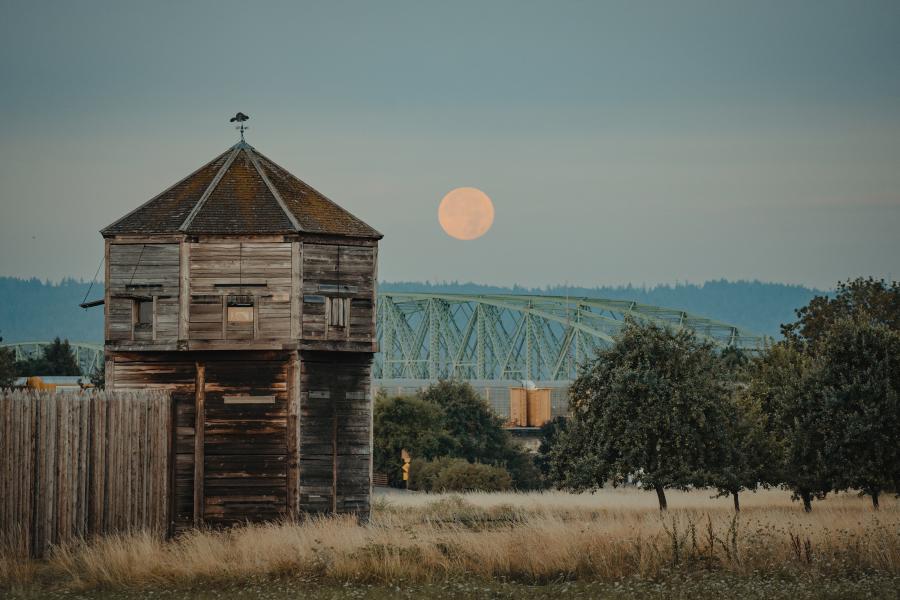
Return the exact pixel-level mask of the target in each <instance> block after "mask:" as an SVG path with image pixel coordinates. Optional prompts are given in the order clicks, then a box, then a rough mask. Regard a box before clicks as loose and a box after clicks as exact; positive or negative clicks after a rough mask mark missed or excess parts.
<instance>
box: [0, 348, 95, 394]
mask: <svg viewBox="0 0 900 600" xmlns="http://www.w3.org/2000/svg"><path fill="white" fill-rule="evenodd" d="M2 340H3V338H0V341H2ZM80 374H81V369H80V368H79V366H78V361H77V360H76V359H75V352H73V351H72V347H71V345H70V344H69V340H60V339H59V338H58V337H57V338H56V339H54V340H53V343H52V344H49V345H48V346H45V347H44V349H43V352H42V354H41V356H38V357H34V358H29V359H27V360H19V361H17V360H16V358H15V353H14V352H13V351H12V350H11V349H9V348H2V347H0V388H2V387H9V386H11V385H12V384H13V381H15V379H16V377H28V376H31V375H80Z"/></svg>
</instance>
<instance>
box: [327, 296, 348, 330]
mask: <svg viewBox="0 0 900 600" xmlns="http://www.w3.org/2000/svg"><path fill="white" fill-rule="evenodd" d="M348 306H349V300H348V299H347V298H329V301H328V308H329V311H328V324H329V325H330V326H331V327H344V326H345V325H346V324H347V307H348Z"/></svg>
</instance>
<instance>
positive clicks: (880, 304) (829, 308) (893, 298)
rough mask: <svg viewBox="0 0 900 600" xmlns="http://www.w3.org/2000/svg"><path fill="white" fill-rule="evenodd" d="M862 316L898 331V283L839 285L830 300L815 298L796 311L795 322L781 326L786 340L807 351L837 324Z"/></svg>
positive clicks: (864, 281) (858, 281)
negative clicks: (843, 320)
mask: <svg viewBox="0 0 900 600" xmlns="http://www.w3.org/2000/svg"><path fill="white" fill-rule="evenodd" d="M862 314H865V315H866V316H867V319H870V320H871V321H872V322H874V323H881V324H883V325H885V326H887V327H888V328H890V329H893V330H894V331H900V283H898V282H896V281H894V282H891V283H888V282H886V281H885V280H883V279H873V278H872V277H869V278H867V279H864V278H862V277H859V278H857V279H854V280H852V281H850V280H848V281H846V282H843V281H842V282H838V284H837V290H836V293H835V294H834V296H833V297H829V296H816V297H815V298H813V299H812V300H810V302H809V304H807V305H806V306H804V307H803V308H801V309H798V310H797V320H796V321H795V322H793V323H788V324H785V325H782V326H781V332H782V334H783V335H784V337H785V339H787V340H788V341H790V342H791V343H793V344H796V345H799V346H801V347H805V348H808V347H810V346H815V345H816V344H817V343H818V342H819V341H820V340H821V339H822V338H824V337H825V335H826V334H827V333H828V330H829V329H830V328H831V327H832V326H833V325H834V324H835V323H836V322H837V321H839V320H841V319H845V318H857V317H858V316H859V315H862Z"/></svg>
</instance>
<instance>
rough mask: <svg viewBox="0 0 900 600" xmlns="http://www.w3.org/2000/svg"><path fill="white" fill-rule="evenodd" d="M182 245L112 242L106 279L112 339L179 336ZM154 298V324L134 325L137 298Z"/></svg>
mask: <svg viewBox="0 0 900 600" xmlns="http://www.w3.org/2000/svg"><path fill="white" fill-rule="evenodd" d="M179 254H180V251H179V246H178V244H115V243H110V244H109V253H108V272H107V278H106V295H107V310H106V313H107V323H106V337H107V339H109V340H138V341H144V342H148V343H151V344H152V343H154V342H160V343H164V342H172V341H175V340H177V339H178V315H179V303H178V296H179V290H180V281H181V278H180V276H179V264H180V262H179ZM137 296H140V297H145V298H153V299H155V302H154V323H153V327H152V328H150V329H148V330H145V331H138V332H135V331H134V330H133V327H132V320H133V306H134V302H135V297H137Z"/></svg>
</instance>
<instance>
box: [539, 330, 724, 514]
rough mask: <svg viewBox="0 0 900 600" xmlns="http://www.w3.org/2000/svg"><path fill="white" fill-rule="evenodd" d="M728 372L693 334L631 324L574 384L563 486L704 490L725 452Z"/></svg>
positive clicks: (661, 495) (561, 452)
mask: <svg viewBox="0 0 900 600" xmlns="http://www.w3.org/2000/svg"><path fill="white" fill-rule="evenodd" d="M727 394H728V390H727V386H726V384H725V376H724V370H723V364H722V361H721V360H720V358H719V356H718V355H717V353H716V351H715V349H714V348H713V346H712V344H710V343H708V342H702V341H700V340H698V339H697V338H696V337H695V336H694V335H693V334H692V333H691V332H689V331H687V330H684V329H680V330H673V329H669V328H667V327H660V326H657V325H653V324H647V325H642V324H638V323H636V322H634V321H629V322H628V323H626V325H625V327H624V328H623V329H622V332H621V333H620V335H619V337H618V339H617V340H616V343H615V344H614V345H613V346H612V347H611V348H609V349H608V350H605V351H602V352H600V353H599V354H598V356H597V358H596V360H595V361H594V362H593V363H592V364H591V365H590V366H589V367H588V368H587V369H586V370H585V371H583V372H582V373H581V375H580V376H579V377H578V378H577V379H576V380H575V382H574V383H573V384H572V388H571V395H572V420H571V422H570V424H569V427H568V429H567V432H566V434H565V436H564V442H563V444H562V445H561V446H562V447H561V448H559V449H558V450H557V451H556V452H554V455H555V456H556V457H558V459H562V458H565V460H566V461H569V463H568V464H564V465H562V468H561V470H564V471H565V479H564V482H563V484H564V486H565V487H569V488H572V489H576V490H583V489H595V488H599V487H602V486H603V485H604V483H605V482H607V481H610V480H611V481H612V483H613V485H618V484H619V483H622V482H623V481H624V480H625V479H626V478H631V479H634V480H636V481H637V482H639V484H640V485H641V486H642V487H643V488H644V489H647V490H655V491H656V494H657V498H658V499H659V508H660V510H665V509H666V508H667V501H666V494H665V490H666V489H667V488H675V489H686V488H688V487H690V486H704V485H707V484H708V483H709V482H710V481H711V480H712V478H713V475H712V473H713V470H714V468H715V466H716V464H717V463H716V455H717V454H719V453H720V451H721V448H722V445H723V444H724V436H725V429H726V428H725V427H724V419H725V416H724V412H723V404H724V402H725V401H726V399H727Z"/></svg>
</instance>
